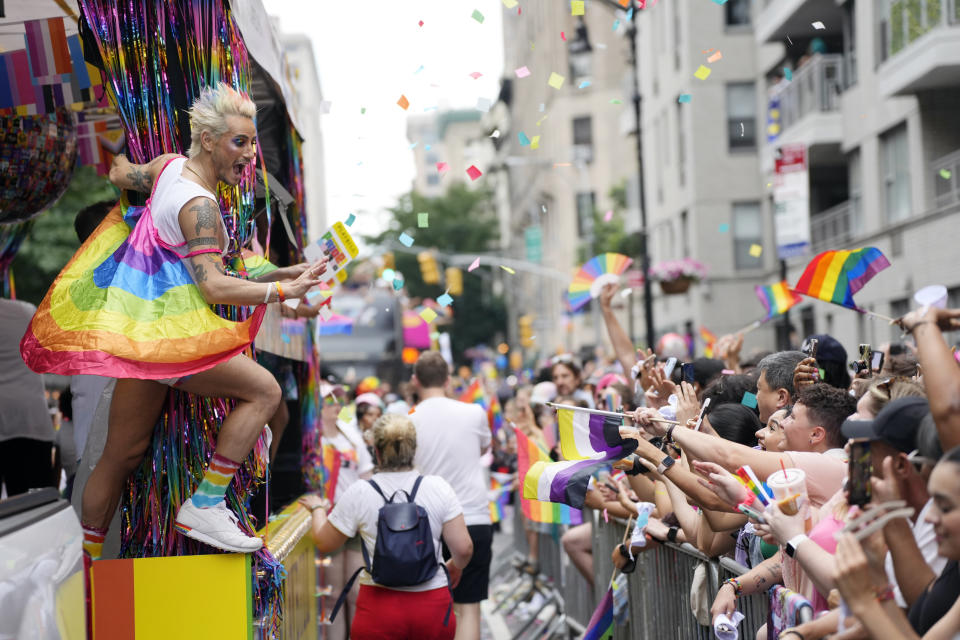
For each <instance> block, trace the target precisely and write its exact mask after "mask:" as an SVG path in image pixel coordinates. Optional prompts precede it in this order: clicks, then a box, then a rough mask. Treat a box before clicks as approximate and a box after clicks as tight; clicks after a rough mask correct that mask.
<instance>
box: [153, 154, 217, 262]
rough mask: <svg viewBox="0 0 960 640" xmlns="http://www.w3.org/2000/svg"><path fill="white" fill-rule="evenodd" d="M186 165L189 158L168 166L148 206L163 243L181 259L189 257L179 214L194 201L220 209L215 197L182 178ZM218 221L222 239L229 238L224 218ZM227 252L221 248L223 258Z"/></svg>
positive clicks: (172, 162) (194, 183)
mask: <svg viewBox="0 0 960 640" xmlns="http://www.w3.org/2000/svg"><path fill="white" fill-rule="evenodd" d="M186 162H187V159H186V158H174V159H173V160H171V161H170V162H169V163H167V166H166V167H165V168H164V169H163V170H162V171H161V172H160V175H159V176H158V177H157V184H156V186H154V189H153V195H151V196H150V200H149V202H148V204H149V206H150V215H151V216H152V217H153V225H154V226H155V227H156V228H157V233H158V234H159V235H160V239H161V240H163V241H164V242H166V243H167V244H169V245H171V246H173V247H175V248H176V252H177V253H179V254H181V255H186V253H187V247H186V242H187V240H186V238H184V237H183V230H181V229H180V210H181V209H183V207H184V205H185V204H187V203H188V202H190V201H191V200H193V199H194V198H209V199H210V200H213V201H214V203H216V204H217V209H219V208H220V204H219V202H218V201H217V197H216V195H214V194H212V193H210V191H208V190H206V189H204V188H203V187H201V186H200V185H198V184H197V183H196V182H191V181H190V180H187V179H186V178H184V177H183V175H182V173H183V165H185V164H186ZM218 219H219V220H220V227H221V228H222V229H223V237H224V238H229V237H230V236H229V235H228V234H227V227H226V225H224V223H223V216H219V218H218ZM227 249H228V247H227V246H223V247H220V253H221V255H223V254H226V253H227Z"/></svg>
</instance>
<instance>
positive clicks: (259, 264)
mask: <svg viewBox="0 0 960 640" xmlns="http://www.w3.org/2000/svg"><path fill="white" fill-rule="evenodd" d="M231 266H232V267H233V269H234V271H239V272H241V273H244V274H246V275H247V276H248V277H250V278H259V277H260V276H265V275H267V274H268V273H272V272H274V271H276V270H277V268H278V267H277V265H275V264H273V263H272V262H270V261H269V260H267V259H266V258H264V257H263V256H262V255H260V254H259V253H255V252H253V251H251V250H250V249H243V250H242V251H241V252H240V258H235V259H234V260H233V263H232V265H231Z"/></svg>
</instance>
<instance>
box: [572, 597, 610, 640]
mask: <svg viewBox="0 0 960 640" xmlns="http://www.w3.org/2000/svg"><path fill="white" fill-rule="evenodd" d="M606 638H613V588H612V587H607V593H606V595H605V596H603V600H601V601H600V604H598V605H597V608H596V609H594V611H593V615H592V616H590V622H588V623H587V628H586V629H585V630H584V632H583V635H582V636H580V640H604V639H606Z"/></svg>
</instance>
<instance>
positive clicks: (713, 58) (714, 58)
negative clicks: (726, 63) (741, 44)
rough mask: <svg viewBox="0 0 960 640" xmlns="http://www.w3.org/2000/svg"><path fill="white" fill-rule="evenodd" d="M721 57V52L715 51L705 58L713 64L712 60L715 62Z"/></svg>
mask: <svg viewBox="0 0 960 640" xmlns="http://www.w3.org/2000/svg"><path fill="white" fill-rule="evenodd" d="M721 58H723V54H722V53H720V52H719V51H717V52H716V53H715V54H713V55H712V56H710V57H709V58H707V62H709V63H710V64H713V63H714V62H716V61H717V60H720V59H721Z"/></svg>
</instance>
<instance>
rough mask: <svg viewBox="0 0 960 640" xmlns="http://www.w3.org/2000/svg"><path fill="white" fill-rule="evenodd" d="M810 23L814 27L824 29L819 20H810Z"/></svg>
mask: <svg viewBox="0 0 960 640" xmlns="http://www.w3.org/2000/svg"><path fill="white" fill-rule="evenodd" d="M810 25H811V26H812V27H813V28H814V29H826V27H825V26H823V23H822V22H820V21H819V20H817V21H816V22H811V23H810Z"/></svg>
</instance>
